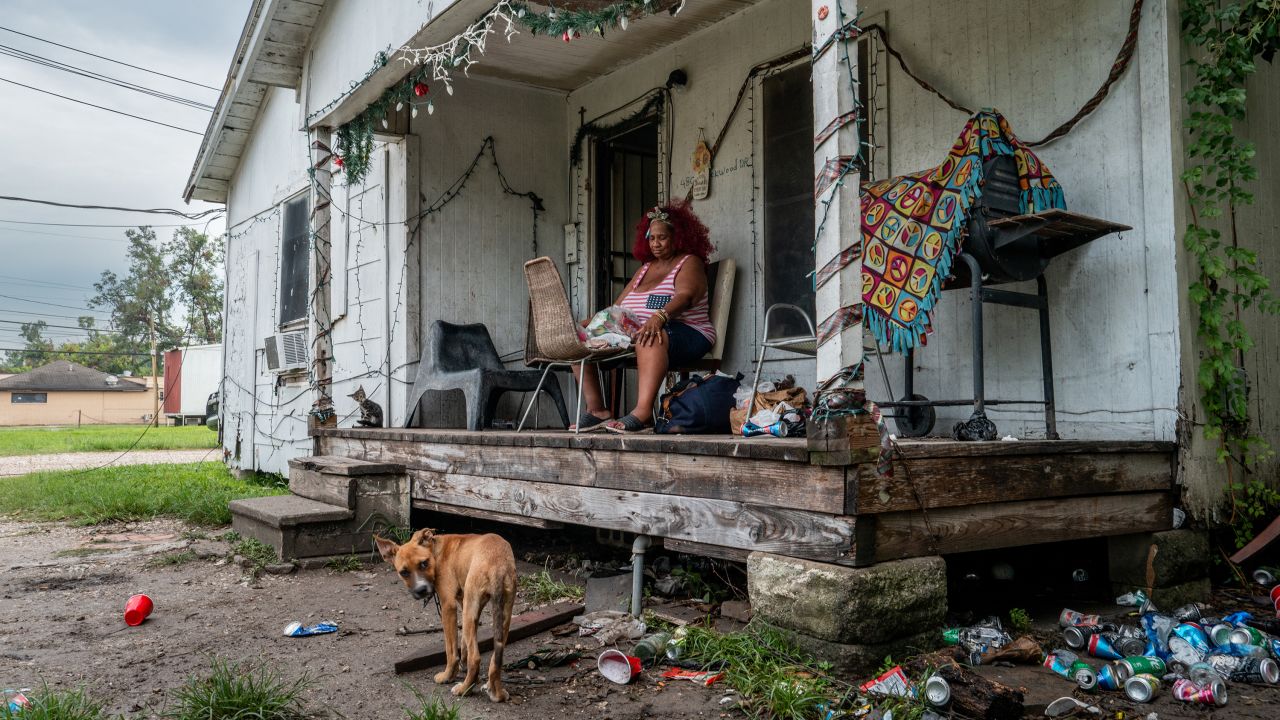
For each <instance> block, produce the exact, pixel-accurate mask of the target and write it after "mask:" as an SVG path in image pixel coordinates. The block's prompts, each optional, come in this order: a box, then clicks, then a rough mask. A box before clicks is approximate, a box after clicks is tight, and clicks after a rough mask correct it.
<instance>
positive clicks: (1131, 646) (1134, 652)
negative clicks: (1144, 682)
mask: <svg viewBox="0 0 1280 720" xmlns="http://www.w3.org/2000/svg"><path fill="white" fill-rule="evenodd" d="M1111 644H1112V645H1114V646H1115V649H1116V651H1117V652H1119V653H1120V654H1121V655H1123V656H1125V657H1138V656H1140V655H1143V654H1145V653H1146V652H1147V641H1146V640H1139V639H1138V638H1131V637H1116V638H1112V641H1111Z"/></svg>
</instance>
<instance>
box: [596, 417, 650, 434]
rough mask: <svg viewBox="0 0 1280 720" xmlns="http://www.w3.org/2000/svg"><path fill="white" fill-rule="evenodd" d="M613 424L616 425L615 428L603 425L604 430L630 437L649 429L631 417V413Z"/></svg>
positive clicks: (636, 418) (638, 419) (637, 419)
mask: <svg viewBox="0 0 1280 720" xmlns="http://www.w3.org/2000/svg"><path fill="white" fill-rule="evenodd" d="M614 422H617V423H618V426H617V427H615V426H613V425H605V426H604V429H605V430H608V431H609V432H614V433H618V434H621V435H631V434H634V433H639V432H644V431H645V430H648V429H649V426H648V425H645V424H644V422H643V421H641V420H640V418H638V417H636V416H635V415H632V414H631V413H627V414H626V415H623V416H622V417H620V418H618V419H617V420H615V421H614Z"/></svg>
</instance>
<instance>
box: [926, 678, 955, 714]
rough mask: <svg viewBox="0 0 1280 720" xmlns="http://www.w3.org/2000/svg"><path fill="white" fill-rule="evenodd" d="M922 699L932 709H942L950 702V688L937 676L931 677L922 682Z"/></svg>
mask: <svg viewBox="0 0 1280 720" xmlns="http://www.w3.org/2000/svg"><path fill="white" fill-rule="evenodd" d="M924 699H925V702H928V703H929V704H930V705H932V706H934V707H942V706H943V705H946V704H947V703H949V702H951V686H950V685H948V684H947V681H946V680H944V679H943V678H942V677H941V676H939V675H932V676H930V677H929V679H928V680H925V681H924Z"/></svg>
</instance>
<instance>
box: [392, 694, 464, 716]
mask: <svg viewBox="0 0 1280 720" xmlns="http://www.w3.org/2000/svg"><path fill="white" fill-rule="evenodd" d="M409 689H410V690H412V691H413V694H414V696H415V697H417V698H418V707H416V708H405V709H404V714H405V715H406V716H407V717H408V718H409V720H458V704H457V703H452V704H449V705H446V704H445V702H444V701H443V700H441V699H440V698H437V697H427V696H426V695H423V694H422V691H421V690H419V689H417V688H415V687H413V686H410V687H409Z"/></svg>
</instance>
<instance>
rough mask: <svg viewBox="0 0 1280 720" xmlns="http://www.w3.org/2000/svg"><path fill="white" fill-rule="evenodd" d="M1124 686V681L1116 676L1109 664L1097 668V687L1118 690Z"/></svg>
mask: <svg viewBox="0 0 1280 720" xmlns="http://www.w3.org/2000/svg"><path fill="white" fill-rule="evenodd" d="M1123 686H1124V681H1123V680H1121V679H1120V678H1118V677H1116V671H1115V669H1114V668H1112V667H1111V666H1110V665H1103V666H1102V668H1101V669H1099V670H1098V687H1100V688H1102V689H1103V690H1120V689H1122V688H1123Z"/></svg>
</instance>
